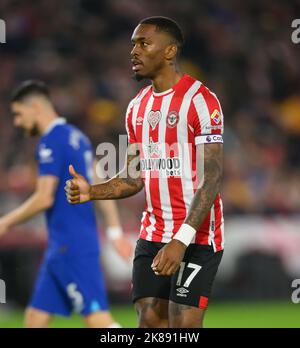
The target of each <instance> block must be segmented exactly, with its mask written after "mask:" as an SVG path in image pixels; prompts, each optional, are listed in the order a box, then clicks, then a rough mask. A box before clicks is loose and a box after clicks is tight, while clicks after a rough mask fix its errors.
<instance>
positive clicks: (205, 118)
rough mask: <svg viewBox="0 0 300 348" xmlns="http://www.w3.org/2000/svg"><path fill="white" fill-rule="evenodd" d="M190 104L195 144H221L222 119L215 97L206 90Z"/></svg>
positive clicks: (219, 106) (218, 103)
mask: <svg viewBox="0 0 300 348" xmlns="http://www.w3.org/2000/svg"><path fill="white" fill-rule="evenodd" d="M192 103H193V105H192V106H193V117H194V120H193V128H194V134H195V144H196V145H198V144H210V143H223V132H224V117H223V112H222V108H221V105H220V102H219V100H218V98H217V96H216V95H215V94H214V93H212V92H210V91H209V90H207V91H205V92H204V93H198V94H197V95H196V96H195V97H194V98H193V101H192Z"/></svg>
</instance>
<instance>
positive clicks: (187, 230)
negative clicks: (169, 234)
mask: <svg viewBox="0 0 300 348" xmlns="http://www.w3.org/2000/svg"><path fill="white" fill-rule="evenodd" d="M196 232H197V231H196V230H195V229H194V228H193V227H192V226H190V225H188V224H182V225H181V226H180V228H179V230H178V231H177V233H176V234H175V236H174V238H173V239H177V240H179V241H180V242H182V243H183V244H185V245H186V246H189V244H190V243H191V241H192V240H193V238H194V236H195V234H196Z"/></svg>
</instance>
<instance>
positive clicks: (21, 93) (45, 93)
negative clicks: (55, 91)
mask: <svg viewBox="0 0 300 348" xmlns="http://www.w3.org/2000/svg"><path fill="white" fill-rule="evenodd" d="M32 96H42V97H45V98H46V99H49V100H50V92H49V89H48V86H47V85H46V84H45V82H43V81H40V80H27V81H24V82H22V83H21V84H20V85H19V86H18V87H17V88H16V89H15V90H14V91H13V93H12V95H11V99H10V101H11V103H13V102H21V101H24V99H25V98H27V97H32Z"/></svg>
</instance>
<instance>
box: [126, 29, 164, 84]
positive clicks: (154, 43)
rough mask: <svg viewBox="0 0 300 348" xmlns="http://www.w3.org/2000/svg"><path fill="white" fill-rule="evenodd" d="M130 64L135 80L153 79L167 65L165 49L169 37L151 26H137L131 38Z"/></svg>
mask: <svg viewBox="0 0 300 348" xmlns="http://www.w3.org/2000/svg"><path fill="white" fill-rule="evenodd" d="M131 42H132V51H131V62H132V70H133V73H134V76H135V78H136V79H137V80H138V81H139V80H141V79H143V78H149V79H153V78H154V77H155V76H156V75H157V73H158V72H159V71H160V70H161V69H162V68H163V67H164V66H165V65H166V64H167V60H166V57H165V55H166V49H167V47H168V46H169V45H170V37H169V36H168V35H167V34H166V33H164V32H159V31H156V26H155V25H152V24H139V25H138V26H137V27H136V28H135V30H134V32H133V34H132V37H131Z"/></svg>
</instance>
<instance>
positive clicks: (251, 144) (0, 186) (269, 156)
mask: <svg viewBox="0 0 300 348" xmlns="http://www.w3.org/2000/svg"><path fill="white" fill-rule="evenodd" d="M297 13H300V2H299V1H296V0H295V1H289V2H283V1H279V0H247V1H243V2H240V1H237V0H229V1H226V2H223V1H211V0H205V1H197V0H185V1H173V0H164V1H147V0H130V1H127V0H102V1H98V0H73V1H68V2H62V1H59V0H52V1H48V0H40V1H14V0H1V2H0V18H2V19H4V20H5V22H6V25H7V40H6V41H7V42H6V43H5V44H1V45H0V56H1V58H0V146H1V156H0V199H1V208H0V213H1V212H4V211H6V210H7V209H8V207H9V205H10V202H12V201H13V202H14V203H13V204H14V205H15V202H16V201H20V202H21V201H23V200H24V197H25V196H27V195H28V193H29V192H30V191H31V190H32V187H33V185H34V182H33V180H32V177H33V176H32V172H33V156H32V154H33V151H34V140H32V141H30V142H28V140H26V141H25V140H24V138H23V137H22V136H21V135H20V133H19V132H17V131H16V130H15V129H13V123H12V117H11V115H10V112H9V98H10V93H11V91H12V90H13V88H14V87H15V86H16V85H17V84H18V83H19V82H20V81H22V80H25V79H32V78H38V79H42V80H44V81H45V82H47V83H48V84H49V85H50V86H51V90H52V96H53V100H54V103H55V105H56V106H57V109H58V111H59V113H60V114H61V115H63V116H65V117H67V119H68V120H69V121H70V122H71V123H74V124H76V125H78V126H79V127H80V128H81V129H82V130H83V131H84V132H86V134H87V135H88V136H89V137H90V139H91V140H92V142H93V144H94V146H95V148H96V146H97V145H98V144H99V143H101V142H112V143H114V144H118V135H119V134H125V132H126V131H125V122H124V121H125V111H126V107H127V104H128V102H129V101H130V99H131V98H132V97H133V96H134V95H135V94H136V92H137V91H138V90H139V89H140V88H141V84H140V83H137V82H135V81H133V80H132V78H131V66H130V59H129V58H130V57H129V52H130V49H131V43H130V37H131V34H132V31H133V29H134V28H135V26H136V24H137V23H138V21H139V20H140V19H142V18H144V17H147V16H150V15H156V14H157V15H166V16H169V17H172V18H174V19H175V20H177V21H178V22H179V23H180V25H182V27H183V28H184V32H185V37H186V44H185V47H184V50H183V53H182V58H181V62H182V63H181V64H182V68H183V70H185V71H187V72H188V73H190V74H191V75H193V76H194V77H196V78H198V79H200V80H201V81H203V82H204V84H205V85H207V86H208V87H209V88H210V89H211V90H212V91H214V92H215V93H216V94H217V95H218V97H219V99H220V101H221V104H222V107H223V112H224V115H225V176H224V185H223V198H224V208H225V213H226V214H227V215H228V214H285V215H286V214H293V213H296V212H299V209H300V151H299V148H300V82H299V76H300V65H299V61H300V44H298V45H297V44H294V43H293V42H292V40H291V34H292V31H293V28H291V23H292V20H293V19H294V17H295V16H296V14H297ZM143 199H144V198H143V194H142V193H141V194H139V195H138V196H136V197H133V198H130V200H131V201H130V204H129V203H128V202H127V203H126V202H120V203H119V205H120V207H121V214H122V215H123V216H124V217H125V216H126V221H130V228H133V226H134V227H135V228H138V221H139V219H140V207H141V206H143V204H142V203H141V202H142V201H143Z"/></svg>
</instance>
